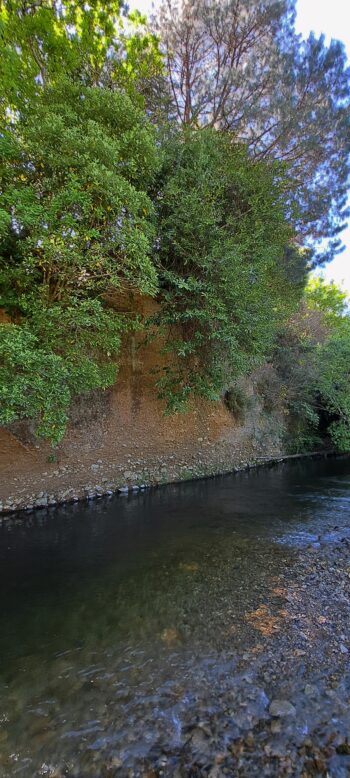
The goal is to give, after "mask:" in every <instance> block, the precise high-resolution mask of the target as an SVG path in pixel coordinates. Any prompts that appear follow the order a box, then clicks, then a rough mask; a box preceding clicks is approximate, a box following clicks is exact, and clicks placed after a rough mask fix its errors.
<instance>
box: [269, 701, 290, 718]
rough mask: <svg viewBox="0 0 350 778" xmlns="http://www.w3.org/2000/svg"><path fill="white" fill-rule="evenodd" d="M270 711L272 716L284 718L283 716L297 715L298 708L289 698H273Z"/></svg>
mask: <svg viewBox="0 0 350 778" xmlns="http://www.w3.org/2000/svg"><path fill="white" fill-rule="evenodd" d="M269 713H270V714H271V716H277V717H278V718H282V717H283V716H295V714H296V710H295V707H294V705H292V703H291V702H289V701H288V700H272V702H271V705H270V707H269Z"/></svg>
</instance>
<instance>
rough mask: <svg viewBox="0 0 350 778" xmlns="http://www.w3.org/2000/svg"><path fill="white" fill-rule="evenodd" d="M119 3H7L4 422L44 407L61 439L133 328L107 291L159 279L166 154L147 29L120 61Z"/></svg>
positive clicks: (0, 148) (50, 428)
mask: <svg viewBox="0 0 350 778" xmlns="http://www.w3.org/2000/svg"><path fill="white" fill-rule="evenodd" d="M117 14H119V4H118V3H111V2H106V3H99V2H92V3H91V4H90V5H89V10H88V11H86V13H85V12H84V13H83V12H82V10H81V5H80V4H79V3H73V2H72V3H66V4H61V3H60V4H57V5H56V4H55V3H48V2H42V3H38V4H30V3H29V4H28V3H10V2H9V3H5V5H4V6H3V7H2V24H3V35H4V39H5V44H6V45H5V57H4V63H3V68H2V77H3V79H5V82H6V87H7V88H6V89H5V90H4V107H5V111H4V121H3V126H2V131H1V133H0V158H1V160H2V161H1V168H0V173H1V187H0V292H1V302H0V305H2V307H3V308H4V309H5V310H6V312H7V314H8V315H9V317H10V319H11V320H12V322H13V323H14V324H13V325H12V326H10V325H9V324H3V325H1V327H0V340H1V344H2V346H1V348H2V351H1V357H0V365H1V370H2V379H3V389H2V395H1V400H2V402H1V406H0V422H2V423H8V422H9V421H11V420H14V419H15V418H22V417H29V418H33V419H36V420H37V422H38V432H39V433H40V434H43V435H45V436H47V437H50V438H51V439H52V440H53V441H57V440H58V439H59V438H60V437H61V436H62V434H63V432H64V428H65V424H66V420H67V413H68V408H69V403H70V400H71V397H72V396H73V395H74V394H75V393H78V392H83V391H88V390H90V389H94V388H98V387H100V388H105V387H106V386H108V385H110V384H111V383H113V381H114V379H115V375H116V355H117V353H118V350H119V348H120V342H121V341H120V339H121V333H122V332H123V331H125V330H126V329H127V328H130V327H134V326H135V322H133V321H131V320H130V319H129V320H126V319H123V317H122V316H120V315H119V316H118V315H116V314H115V313H114V312H113V310H108V308H107V305H106V302H105V295H106V292H107V291H110V290H112V289H115V288H119V287H121V286H122V287H125V286H127V287H130V286H131V287H136V288H137V289H139V290H140V291H141V292H143V293H147V294H155V292H156V289H157V272H156V270H155V267H154V264H153V262H152V256H151V254H152V246H153V241H154V235H155V233H154V215H153V213H154V209H153V205H152V202H151V200H150V198H149V196H148V194H147V189H148V188H149V187H150V185H151V183H152V180H153V178H154V175H155V172H156V170H157V168H158V157H159V152H158V149H157V145H156V139H155V131H154V129H153V128H152V126H151V125H150V123H149V121H148V120H147V117H146V114H145V111H144V109H143V108H142V101H141V98H140V96H139V95H137V94H136V92H135V86H134V80H135V79H134V76H135V72H136V70H137V67H138V65H137V50H138V47H139V43H140V41H139V37H138V36H136V38H137V41H136V42H135V41H134V42H133V41H132V37H131V38H130V45H129V44H128V45H127V43H126V38H123V39H122V43H121V46H122V47H123V50H124V51H125V50H127V51H129V52H130V57H128V56H125V58H124V60H123V62H122V63H121V64H120V63H119V61H118V63H117V64H116V66H115V68H114V70H113V67H112V62H111V61H113V56H114V55H113V51H114V49H112V52H111V46H112V43H113V45H114V46H115V48H117V41H116V31H117V27H116V24H117V22H118V20H119V19H120V17H119V16H118V15H117ZM116 15H117V16H116ZM4 30H5V32H4ZM147 46H148V42H147V40H146V43H145V46H144V48H143V49H142V52H144V51H145V50H146V48H147ZM141 48H142V47H141ZM142 52H141V55H140V57H141V60H140V63H141V64H140V68H141V72H142V67H143V64H144V63H143V59H142V58H143V53H142ZM16 57H19V60H18V62H17V59H16ZM156 58H157V55H155V59H156ZM19 62H20V63H21V65H22V70H20V67H19ZM11 63H12V65H11ZM132 63H133V65H132ZM17 65H18V67H17ZM119 65H120V66H119ZM60 66H61V67H62V72H60ZM133 67H134V68H135V70H133ZM6 68H7V69H6ZM129 71H130V78H129V82H130V83H129V87H130V88H126V76H127V73H128V72H129ZM112 72H114V75H115V79H114V81H113V83H112V82H111V83H109V84H108V83H107V82H108V78H109V79H110V80H111V78H112ZM137 77H138V76H137ZM99 80H101V83H99ZM112 80H113V79H112ZM14 85H15V86H14ZM45 360H46V362H45ZM32 371H34V373H35V375H32V376H31V373H32ZM49 375H50V378H49ZM30 376H31V378H30ZM45 380H47V384H48V385H47V396H46V399H45V401H44V399H43V398H44V395H45ZM21 398H22V399H21ZM50 409H51V410H50Z"/></svg>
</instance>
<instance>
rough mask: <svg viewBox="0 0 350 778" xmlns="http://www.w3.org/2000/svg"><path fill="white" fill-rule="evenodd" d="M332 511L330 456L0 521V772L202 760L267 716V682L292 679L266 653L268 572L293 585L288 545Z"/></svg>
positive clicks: (337, 503) (333, 516)
mask: <svg viewBox="0 0 350 778" xmlns="http://www.w3.org/2000/svg"><path fill="white" fill-rule="evenodd" d="M349 519H350V460H349V459H348V458H340V459H330V460H318V461H314V462H310V461H304V462H300V463H294V464H290V465H286V464H285V465H281V466H279V467H275V468H272V469H262V470H259V471H251V472H250V473H244V474H238V475H234V476H224V477H220V478H216V479H212V480H207V481H198V482H194V483H188V484H186V485H174V486H168V487H165V488H161V489H159V490H157V491H152V492H148V493H143V494H137V495H133V496H131V497H126V498H124V497H119V498H112V499H110V500H105V499H102V500H99V501H97V502H93V503H88V504H78V505H74V506H67V507H62V508H58V509H53V510H52V511H50V512H43V511H40V512H37V513H36V514H32V516H30V517H25V518H22V519H17V520H14V519H10V520H6V521H4V522H3V524H2V525H1V527H0V694H1V696H0V775H1V776H5V778H6V776H13V775H20V776H36V775H51V776H60V775H69V776H79V777H80V778H83V777H85V776H100V775H114V774H115V775H161V774H165V775H177V776H181V775H187V774H188V775H190V774H191V775H192V774H193V775H197V774H198V775H207V774H210V771H209V772H208V770H209V768H208V770H207V768H206V767H205V753H207V756H208V749H209V745H208V743H210V744H211V746H210V748H211V750H212V751H213V750H214V751H215V752H216V751H218V750H219V751H220V749H221V750H222V748H223V747H226V746H227V743H228V742H229V741H230V742H232V741H234V739H235V738H237V737H238V736H239V735H240V734H242V732H244V731H245V730H249V729H251V728H252V727H253V726H255V724H257V722H258V724H259V726H260V727H261V726H262V725H261V722H262V723H264V721H267V719H268V706H269V703H270V700H271V698H273V697H274V696H276V694H277V695H278V696H281V694H282V696H283V697H286V694H288V699H289V700H291V699H292V697H291V695H293V688H292V687H293V682H295V683H296V686H297V685H298V684H297V681H296V679H293V677H292V675H291V677H290V678H285V677H284V678H282V677H279V674H278V671H277V674H276V669H275V668H274V666H273V660H272V661H271V662H270V663H269V656H268V655H269V652H272V654H273V655H274V656H275V657H276V656H277V653H278V643H280V641H281V640H283V637H282V638H281V632H282V633H283V634H284V630H283V629H282V630H281V627H280V626H279V622H278V620H275V621H274V618H275V617H274V616H273V614H274V608H276V609H278V607H280V598H281V594H280V593H278V592H279V590H278V582H279V581H281V580H282V579H283V581H284V585H285V576H286V575H287V577H288V581H291V582H292V584H293V580H294V579H297V578H298V575H299V573H298V560H299V555H300V552H301V550H302V549H303V548H305V547H306V546H308V545H309V544H311V545H314V546H315V549H317V543H318V538H319V536H320V535H322V537H323V538H324V539H325V541H326V542H327V541H329V543H332V539H333V535H334V533H335V534H337V533H339V531H341V532H343V534H344V533H345V534H346V533H348V532H349V526H350V521H349ZM334 528H336V529H334ZM276 592H277V594H276ZM305 596H307V593H306V595H305ZM276 612H277V611H276ZM279 613H282V611H281V609H280V610H279ZM267 616H268V618H267ZM279 618H280V617H279ZM293 623H294V622H293ZM290 629H291V628H290V626H288V628H287V627H286V630H285V632H286V635H287V638H286V640H287V642H288V640H289V639H291V640H292V641H293V640H294V638H295V631H294V632H293V634H292V633H291V632H290ZM288 630H289V632H288ZM277 633H278V634H277ZM289 633H290V635H292V637H291V638H289V637H288V635H289ZM303 634H304V633H303ZM293 636H294V637H293ZM304 637H305V635H304ZM347 637H348V636H347V635H343V636H342V639H343V640H345V641H346V640H347ZM303 639H304V638H303ZM300 640H301V644H302V639H300ZM271 641H272V642H271ZM273 641H275V642H273ZM276 641H277V642H276ZM298 645H299V644H298ZM315 645H316V644H315ZM293 647H294V648H295V646H294V644H293ZM317 650H318V648H317V647H316V648H314V649H313V652H311V654H310V657H308V656H306V659H303V668H302V670H301V671H300V672H302V673H304V674H305V673H307V672H309V673H312V672H316V671H317V669H319V668H316V669H313V668H312V667H311V669H310V668H309V669H308V664H307V661H308V659H310V661H311V660H312V656H314V654H315V651H317ZM284 651H285V655H284V656H287V655H288V645H287V643H286V645H285V648H284ZM274 652H275V653H274ZM301 653H302V652H301ZM293 655H294V654H293ZM254 657H257V659H256V660H255V659H254ZM262 657H263V658H262ZM316 658H317V657H316ZM287 660H288V657H287ZM255 661H256V662H257V666H256V672H255V669H254V667H255V665H254V662H255ZM276 661H277V660H276ZM281 661H282V660H281ZM298 661H299V662H300V660H298ZM259 663H260V664H259ZM311 664H312V662H311ZM316 664H317V665H318V664H319V662H318V660H317V662H316ZM269 666H270V667H271V668H272V669H271V670H270V671H269V670H268V669H267V670H266V667H267V668H268V667H269ZM247 667H248V671H249V672H251V677H249V678H247V677H246V673H247V669H246V668H247ZM287 667H288V661H287ZM254 673H255V674H254ZM259 673H260V676H259ZM243 682H244V683H246V684H248V685H249V688H248V687H247V686H246V687H244V688H245V691H244V688H243V686H242V684H243ZM303 683H304V681H303ZM247 688H248V692H247ZM247 700H248V703H247ZM292 702H293V704H294V703H295V700H294V699H292ZM323 707H324V706H323ZM245 717H246V718H245ZM247 717H248V718H247ZM203 722H204V723H203ZM213 722H215V726H214V724H213ZM259 722H260V723H259ZM197 725H198V727H199V728H198V732H199V735H198V732H197V730H196V732H197V735H196V737H197V740H198V742H199V745H198V743H197V745H198V748H199V750H200V751H204V757H203V756H202V767H200V766H199V767H197V768H196V769H197V772H195V771H194V772H191V769H193V770H194V768H191V769H190V767H188V766H187V767H186V766H184V765H185V762H184V758H185V757H184V756H183V754H184V750H183V749H184V747H185V745H186V743H187V744H188V742H189V738H191V737H192V741H191V743H192V745H193V744H194V746H193V748H194V750H196V748H195V746H196V743H195V738H194V736H192V735H189V733H191V732H193V731H194V730H193V728H194V727H197ZM206 727H207V729H208V727H209V729H210V732H208V731H207V729H206ZM215 727H216V731H215ZM203 733H204V734H203ZM203 738H205V739H206V744H205V747H204V745H203V743H202V744H201V740H203ZM207 741H208V742H207ZM225 744H226V745H225ZM186 747H187V746H186ZM198 748H197V751H198ZM186 753H187V752H186ZM186 758H187V757H186ZM217 758H218V759H219V757H217ZM203 759H204V763H203ZM181 760H182V761H181ZM199 764H200V763H199ZM149 765H153V769H154V770H155V772H153V773H152V772H147V770H148V769H149ZM218 769H219V768H218ZM274 769H275V768H274ZM276 769H277V768H276ZM334 769H335V772H334V773H329V774H330V775H331V774H332V775H345V774H347V775H348V774H350V773H348V772H346V773H344V772H341V770H343V768H342V767H336V768H334ZM346 769H347V768H346ZM349 769H350V768H349ZM198 770H199V772H198ZM206 770H207V772H206ZM337 770H340V772H337ZM123 771H124V772H123ZM128 771H130V772H128ZM133 771H135V772H133ZM143 771H144V772H143ZM228 773H229V774H231V775H232V774H233V772H232V771H231V772H230V770H228ZM216 774H219V773H215V775H216ZM238 774H239V775H253V774H254V775H255V773H254V772H253V767H251V768H250V769H248V768H247V771H246V772H244V771H243V772H237V775H238ZM257 774H259V773H257ZM260 774H261V772H260ZM269 774H270V773H269ZM271 774H274V775H282V774H283V775H284V774H285V773H282V772H278V770H277V772H273V771H272V772H271ZM286 774H287V773H286ZM294 774H295V775H296V774H297V773H296V772H295V773H294ZM298 774H299V773H298ZM300 774H301V773H300ZM313 774H316V773H313ZM319 774H320V775H321V774H323V773H321V772H320V773H319ZM324 774H326V773H324ZM212 775H214V773H212ZM310 775H311V773H310Z"/></svg>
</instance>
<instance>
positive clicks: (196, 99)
mask: <svg viewBox="0 0 350 778" xmlns="http://www.w3.org/2000/svg"><path fill="white" fill-rule="evenodd" d="M294 6H295V2H294V0H273V2H270V0H262V2H259V3H257V2H255V0H225V2H219V0H182V1H181V0H165V2H163V3H162V5H161V8H160V11H159V13H158V16H157V18H156V20H155V22H154V25H155V30H156V31H157V32H158V34H159V35H160V39H161V45H162V48H163V50H164V55H165V61H166V65H167V74H168V90H169V93H170V96H171V102H172V115H173V116H176V118H177V120H178V121H179V122H180V123H182V124H185V125H187V126H188V125H190V126H194V127H207V126H208V125H209V126H211V127H215V128H217V129H224V130H228V131H230V132H231V133H232V134H233V136H234V137H235V138H236V140H238V141H240V142H244V143H246V144H247V146H248V149H249V153H250V155H251V156H252V157H253V158H254V159H259V160H261V159H271V158H272V159H274V160H279V161H282V162H284V163H286V164H287V166H288V176H289V180H290V189H289V193H288V195H287V197H288V203H289V207H290V213H291V215H292V214H293V203H294V202H297V203H298V215H297V231H298V239H299V242H300V243H301V242H302V241H306V243H307V244H308V245H310V243H312V245H313V247H314V248H315V246H318V250H317V251H316V252H315V256H314V259H313V263H314V264H316V263H317V262H322V261H325V260H326V259H329V258H330V257H331V256H332V254H333V253H334V252H336V251H337V250H339V248H340V242H339V239H338V235H339V232H340V231H341V229H343V227H344V220H345V218H346V216H347V215H348V212H347V208H346V200H347V186H348V176H349V151H350V111H349V108H350V69H349V68H348V67H347V64H346V55H345V51H344V47H343V46H342V44H340V43H339V42H336V41H332V42H331V44H330V46H329V47H327V46H326V45H325V42H324V38H323V37H321V38H320V39H316V38H315V37H314V36H313V35H310V37H309V39H308V40H307V41H301V40H300V38H299V37H298V36H297V35H296V34H295V32H294V16H295V8H294ZM325 238H327V239H328V242H327V243H326V244H325V243H324V242H322V241H323V239H325Z"/></svg>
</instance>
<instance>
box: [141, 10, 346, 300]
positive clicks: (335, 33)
mask: <svg viewBox="0 0 350 778" xmlns="http://www.w3.org/2000/svg"><path fill="white" fill-rule="evenodd" d="M158 2H159V0H155V2H152V0H129V3H128V4H129V5H130V7H131V8H138V9H139V10H140V11H143V12H145V13H149V12H150V11H151V10H152V7H154V5H157V3H158ZM296 28H297V31H298V32H300V33H301V34H302V35H303V36H304V37H307V36H308V34H309V32H310V31H313V32H315V33H316V35H320V34H321V33H324V35H325V36H326V41H327V43H329V41H330V40H331V39H332V38H337V39H338V40H341V41H342V42H343V43H344V44H345V47H346V51H347V56H348V60H349V63H350V2H349V0H331V2H330V0H297V20H296ZM340 237H341V238H342V240H343V243H344V244H345V246H346V249H345V251H343V253H342V254H339V255H338V256H337V257H335V259H334V260H333V262H330V263H329V264H328V265H326V267H325V268H322V270H321V271H320V272H321V274H322V275H323V276H324V277H325V278H326V280H327V281H331V280H332V281H335V283H336V284H337V285H338V286H342V287H343V289H344V290H346V291H347V292H348V294H349V296H350V226H349V227H348V228H347V229H346V230H344V232H342V233H341V236H340Z"/></svg>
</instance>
